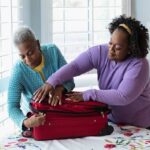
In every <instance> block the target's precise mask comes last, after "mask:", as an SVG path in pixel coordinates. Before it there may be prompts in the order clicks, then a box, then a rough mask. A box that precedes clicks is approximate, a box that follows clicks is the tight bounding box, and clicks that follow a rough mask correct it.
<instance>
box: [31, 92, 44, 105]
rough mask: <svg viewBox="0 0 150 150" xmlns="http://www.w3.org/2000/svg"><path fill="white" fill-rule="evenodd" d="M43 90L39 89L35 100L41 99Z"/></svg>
mask: <svg viewBox="0 0 150 150" xmlns="http://www.w3.org/2000/svg"><path fill="white" fill-rule="evenodd" d="M42 92H43V90H42V89H39V90H38V91H37V93H36V95H35V96H34V97H33V98H34V100H35V102H37V101H39V96H40V94H41V93H42Z"/></svg>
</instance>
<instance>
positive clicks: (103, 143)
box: [0, 123, 150, 150]
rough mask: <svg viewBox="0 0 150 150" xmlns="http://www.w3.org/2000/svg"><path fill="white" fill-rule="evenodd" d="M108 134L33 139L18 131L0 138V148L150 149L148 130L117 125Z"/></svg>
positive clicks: (68, 149)
mask: <svg viewBox="0 0 150 150" xmlns="http://www.w3.org/2000/svg"><path fill="white" fill-rule="evenodd" d="M110 124H111V125H113V127H114V129H115V130H114V132H113V133H112V134H111V135H109V136H102V137H85V138H76V139H65V140H49V141H35V140H33V139H32V138H24V137H22V136H21V135H20V134H19V133H18V134H16V135H11V136H9V137H7V138H4V139H1V140H0V150H127V149H128V150H150V130H146V129H143V128H137V127H133V126H121V125H119V126H117V125H115V124H112V123H110Z"/></svg>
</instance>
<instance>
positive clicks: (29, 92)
mask: <svg viewBox="0 0 150 150" xmlns="http://www.w3.org/2000/svg"><path fill="white" fill-rule="evenodd" d="M41 50H42V53H43V56H44V63H45V64H44V67H43V73H44V76H45V79H46V80H47V79H48V77H49V76H50V75H52V74H53V73H54V72H55V71H56V70H58V69H59V68H61V67H62V66H63V65H65V64H66V61H65V59H64V57H63V56H62V54H61V52H60V50H59V49H58V48H57V47H56V46H55V45H53V44H48V45H43V46H41ZM43 84H44V82H43V80H42V78H41V76H40V74H39V73H38V72H36V71H34V70H33V69H31V68H30V67H28V66H27V65H26V64H24V63H23V62H22V61H21V60H19V61H18V62H17V63H16V65H15V66H14V67H13V69H12V74H11V77H10V81H9V88H8V114H9V117H10V118H11V119H12V120H13V121H14V122H15V124H16V125H17V126H18V127H19V128H20V129H22V123H23V120H24V119H25V118H26V116H25V114H24V113H23V112H25V111H26V110H29V103H30V100H31V98H32V96H33V93H34V92H35V91H36V90H37V89H38V88H39V87H41V86H42V85H43ZM63 85H64V87H65V89H66V90H67V91H71V90H72V89H73V88H74V82H73V80H70V81H67V82H65V83H64V84H63ZM21 95H23V97H24V98H21ZM21 100H22V104H23V107H21ZM26 108H27V109H26Z"/></svg>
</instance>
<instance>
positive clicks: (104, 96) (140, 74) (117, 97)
mask: <svg viewBox="0 0 150 150" xmlns="http://www.w3.org/2000/svg"><path fill="white" fill-rule="evenodd" d="M116 80H117V79H116ZM148 80H149V65H148V62H147V60H146V59H143V60H142V61H141V62H139V63H136V64H135V65H132V66H131V67H130V69H128V70H127V71H126V73H125V75H124V78H123V80H122V81H121V83H120V85H119V87H118V89H108V90H95V89H91V90H87V91H85V92H83V98H84V100H85V101H88V100H90V99H92V100H97V101H101V102H104V103H106V104H109V105H128V104H130V103H132V102H133V101H134V100H135V99H137V98H138V97H139V96H140V95H141V94H142V92H143V91H144V88H145V86H146V85H147V82H148Z"/></svg>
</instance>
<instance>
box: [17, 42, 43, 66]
mask: <svg viewBox="0 0 150 150" xmlns="http://www.w3.org/2000/svg"><path fill="white" fill-rule="evenodd" d="M17 48H18V49H19V56H20V58H21V59H22V61H23V62H24V63H25V64H26V65H28V66H29V67H31V68H34V67H36V66H38V65H39V64H40V63H41V60H42V55H41V51H40V46H39V42H38V41H25V42H23V43H20V44H19V45H17Z"/></svg>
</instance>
